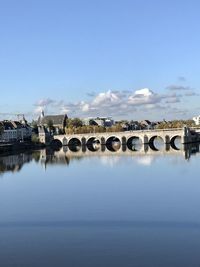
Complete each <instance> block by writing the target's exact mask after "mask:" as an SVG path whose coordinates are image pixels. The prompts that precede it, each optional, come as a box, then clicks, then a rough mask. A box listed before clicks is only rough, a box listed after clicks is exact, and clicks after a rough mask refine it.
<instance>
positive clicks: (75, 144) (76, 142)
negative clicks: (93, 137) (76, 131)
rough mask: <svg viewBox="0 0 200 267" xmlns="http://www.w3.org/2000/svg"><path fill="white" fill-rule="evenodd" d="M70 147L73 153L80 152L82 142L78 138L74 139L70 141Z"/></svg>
mask: <svg viewBox="0 0 200 267" xmlns="http://www.w3.org/2000/svg"><path fill="white" fill-rule="evenodd" d="M68 147H69V149H70V150H71V151H73V152H76V151H79V150H80V148H81V141H80V140H79V139H78V138H76V137H73V138H71V139H70V140H69V142H68Z"/></svg>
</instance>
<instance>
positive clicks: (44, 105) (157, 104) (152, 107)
mask: <svg viewBox="0 0 200 267" xmlns="http://www.w3.org/2000/svg"><path fill="white" fill-rule="evenodd" d="M179 90H187V89H181V87H180V88H179V87H177V86H176V87H174V90H172V91H174V92H169V93H167V94H158V93H156V92H154V91H152V90H150V89H149V88H142V89H139V90H136V91H129V90H123V91H111V90H108V91H106V92H101V93H99V94H90V96H89V100H87V101H79V102H75V103H70V102H65V101H63V100H61V101H57V100H53V99H51V98H46V99H40V100H39V101H37V102H36V103H35V104H34V106H35V110H34V114H35V115H39V114H40V113H41V111H42V110H44V111H45V112H46V113H49V114H58V113H59V114H63V113H67V114H68V115H69V116H70V117H93V116H112V117H115V118H122V117H124V118H128V117H135V116H136V115H137V116H138V114H142V116H143V117H144V116H146V117H148V116H150V115H151V114H152V113H153V111H154V112H155V111H159V115H160V116H162V117H163V116H164V113H166V112H168V113H169V114H170V113H173V112H174V114H181V113H182V114H186V113H187V111H186V109H181V108H178V107H177V106H176V105H178V104H179V103H181V100H182V98H183V97H192V96H195V95H196V94H195V93H194V92H192V91H190V90H189V91H187V93H186V94H181V93H179V94H177V92H176V91H179ZM161 112H162V114H161ZM133 114H134V115H133ZM152 116H153V115H152Z"/></svg>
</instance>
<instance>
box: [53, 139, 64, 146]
mask: <svg viewBox="0 0 200 267" xmlns="http://www.w3.org/2000/svg"><path fill="white" fill-rule="evenodd" d="M50 146H53V147H57V148H61V147H62V146H63V144H62V142H61V141H60V140H59V139H53V140H52V141H51V143H50Z"/></svg>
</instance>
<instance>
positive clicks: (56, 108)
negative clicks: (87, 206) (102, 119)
mask: <svg viewBox="0 0 200 267" xmlns="http://www.w3.org/2000/svg"><path fill="white" fill-rule="evenodd" d="M199 10H200V2H199V1H198V0H191V1H181V0H174V1H172V0H163V1H159V0H150V1H145V0H123V1H122V0H117V1H114V0H107V1H105V0H101V1H97V0H85V1H80V0H73V1H67V0H66V1H64V0H56V1H55V0H48V1H47V0H40V1H39V0H34V1H33V0H29V1H26V0H18V1H15V0H2V1H1V0H0V38H1V41H0V63H1V64H0V92H1V97H0V119H3V118H5V119H10V118H13V115H12V114H17V113H24V114H25V116H26V117H27V118H28V119H29V120H31V119H33V118H37V117H38V115H39V114H40V112H41V110H44V111H45V113H48V114H62V113H67V114H68V116H69V117H77V116H80V117H90V116H112V117H113V118H114V119H125V118H127V119H135V120H142V119H150V120H162V119H167V120H168V119H181V118H192V117H193V116H195V115H199V114H200V101H199V100H200V75H199V70H200V52H199V47H200V35H199V25H200V17H199Z"/></svg>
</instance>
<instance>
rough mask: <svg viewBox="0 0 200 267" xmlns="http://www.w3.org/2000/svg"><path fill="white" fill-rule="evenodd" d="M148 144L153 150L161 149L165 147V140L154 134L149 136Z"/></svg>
mask: <svg viewBox="0 0 200 267" xmlns="http://www.w3.org/2000/svg"><path fill="white" fill-rule="evenodd" d="M149 146H150V148H151V149H152V150H154V151H159V150H163V149H164V148H165V140H164V139H163V138H162V137H161V136H159V135H154V136H152V137H150V138H149Z"/></svg>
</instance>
